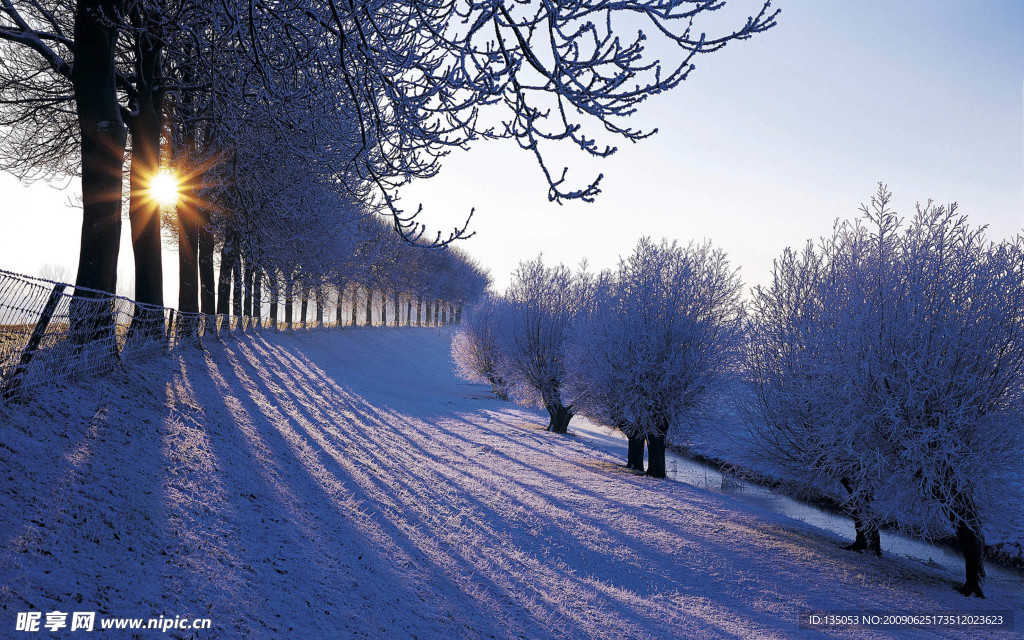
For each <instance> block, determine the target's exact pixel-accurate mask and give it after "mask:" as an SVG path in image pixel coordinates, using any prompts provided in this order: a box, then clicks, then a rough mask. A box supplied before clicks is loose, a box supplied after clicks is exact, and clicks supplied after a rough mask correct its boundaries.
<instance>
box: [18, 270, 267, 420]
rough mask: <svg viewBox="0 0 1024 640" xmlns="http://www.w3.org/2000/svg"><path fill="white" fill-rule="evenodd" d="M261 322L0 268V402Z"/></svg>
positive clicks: (252, 318)
mask: <svg viewBox="0 0 1024 640" xmlns="http://www.w3.org/2000/svg"><path fill="white" fill-rule="evenodd" d="M260 325H261V322H260V318H259V317H252V316H241V317H239V316H229V315H207V314H202V313H179V312H178V311H176V310H174V309H168V308H165V307H157V306H152V305H145V304H142V303H139V302H136V301H134V300H132V299H130V298H125V297H122V296H115V295H111V294H109V293H105V292H102V291H95V290H92V289H86V288H83V287H74V286H73V285H69V284H64V283H60V282H53V281H51V280H46V279H44V278H37V277H33V276H26V275H22V274H19V273H13V272H10V271H5V270H3V269H0V402H10V401H11V400H14V399H16V398H19V397H23V396H24V395H25V394H26V393H28V392H29V391H31V390H32V389H34V388H37V387H40V386H42V385H45V384H52V383H56V382H62V381H67V380H71V379H75V378H82V377H86V376H91V375H96V374H100V373H104V372H107V371H110V370H112V369H114V368H115V367H116V366H118V365H119V364H120V363H124V362H130V361H133V360H138V359H141V358H145V357H149V356H153V355H156V354H159V353H167V352H168V351H171V350H174V349H176V348H178V347H179V346H182V345H186V344H194V345H199V344H201V343H202V341H203V340H204V339H206V338H210V337H221V336H226V335H230V334H232V333H235V332H239V331H241V332H247V331H251V330H254V329H258V328H259V327H260Z"/></svg>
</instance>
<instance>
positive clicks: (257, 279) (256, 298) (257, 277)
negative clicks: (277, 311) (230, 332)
mask: <svg viewBox="0 0 1024 640" xmlns="http://www.w3.org/2000/svg"><path fill="white" fill-rule="evenodd" d="M249 272H250V273H252V275H253V278H252V318H253V325H255V326H256V327H259V326H261V325H262V323H261V322H260V318H261V316H262V315H263V270H262V269H261V268H260V267H259V266H258V265H255V264H254V265H253V266H252V268H251V269H250V270H249Z"/></svg>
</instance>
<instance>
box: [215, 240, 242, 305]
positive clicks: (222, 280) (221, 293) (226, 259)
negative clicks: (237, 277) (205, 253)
mask: <svg viewBox="0 0 1024 640" xmlns="http://www.w3.org/2000/svg"><path fill="white" fill-rule="evenodd" d="M237 253H238V252H237V251H236V244H235V238H234V235H233V234H228V237H227V238H226V239H225V240H224V246H223V247H222V248H221V250H220V273H218V274H217V275H218V277H217V314H218V315H222V316H226V315H228V314H229V313H231V272H232V271H233V270H234V268H233V267H234V264H235V256H236V254H237Z"/></svg>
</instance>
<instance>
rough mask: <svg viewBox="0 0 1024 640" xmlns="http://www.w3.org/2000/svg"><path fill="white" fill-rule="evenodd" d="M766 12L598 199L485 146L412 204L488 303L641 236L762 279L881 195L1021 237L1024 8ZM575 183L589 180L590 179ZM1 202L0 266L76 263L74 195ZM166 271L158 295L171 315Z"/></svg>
mask: <svg viewBox="0 0 1024 640" xmlns="http://www.w3.org/2000/svg"><path fill="white" fill-rule="evenodd" d="M738 4H740V5H742V4H743V3H742V2H741V3H738ZM775 5H776V6H778V7H779V8H781V9H782V14H781V16H780V17H779V25H778V26H777V27H776V28H775V29H773V30H771V31H770V32H768V33H766V34H763V35H761V36H759V37H756V38H754V39H752V40H750V41H748V42H740V43H735V44H733V45H730V46H729V47H727V48H726V49H725V50H724V51H722V52H720V53H717V54H714V55H711V56H707V57H704V58H701V59H700V60H698V62H697V70H696V71H695V72H694V73H693V74H692V76H691V78H690V79H689V80H688V81H687V82H685V83H684V84H683V85H682V86H680V87H679V88H678V89H677V90H675V91H673V92H672V93H670V94H667V95H664V96H660V97H658V98H656V99H654V100H651V101H650V102H648V103H647V104H646V105H644V107H643V109H642V111H641V112H640V113H638V114H637V115H635V116H634V118H635V124H637V125H639V126H643V127H648V128H649V127H652V126H657V127H659V129H660V132H659V134H658V135H656V136H655V137H653V138H651V139H648V140H646V141H644V142H641V143H639V144H636V145H633V144H628V143H626V144H627V146H624V147H622V148H621V150H620V152H619V153H618V154H616V156H614V157H613V158H612V159H610V160H608V161H606V162H604V163H602V164H601V165H600V166H598V167H597V169H598V170H599V171H602V172H604V173H605V175H606V177H605V180H604V182H603V187H604V193H603V194H602V195H601V196H599V198H598V201H597V202H595V203H593V204H582V203H574V204H568V205H564V206H559V205H555V204H551V203H549V202H547V198H546V186H545V184H544V181H543V178H542V177H541V175H540V173H539V171H538V170H537V168H536V166H535V165H534V163H533V160H532V158H531V157H530V156H528V155H526V154H524V153H522V152H520V151H519V150H518V149H516V148H514V145H509V144H504V143H484V144H479V145H477V146H476V147H474V148H473V149H472V150H471V151H469V152H466V153H460V154H457V155H453V156H451V157H449V158H448V159H447V161H446V163H445V168H444V169H443V170H442V172H441V175H439V176H438V177H437V178H435V179H433V180H430V181H426V182H423V183H421V184H418V185H413V186H412V187H410V188H408V189H407V191H406V192H405V193H404V202H405V204H406V205H407V206H408V207H409V208H414V207H415V205H416V204H417V203H419V202H423V204H424V207H425V212H424V214H423V216H422V220H423V222H425V223H427V224H428V225H429V226H430V227H431V228H447V227H450V226H452V225H454V224H455V223H456V222H457V221H458V220H460V219H461V218H462V217H464V215H465V214H466V213H467V212H468V211H469V209H470V208H471V207H476V209H477V214H476V216H475V217H474V220H473V227H472V228H473V229H474V230H475V231H476V236H475V237H474V238H472V239H470V240H468V241H466V242H465V244H464V247H465V248H466V249H467V250H468V251H469V252H470V253H471V254H472V255H474V256H476V257H477V258H478V259H479V260H480V261H481V262H482V263H483V264H484V265H485V266H486V267H488V268H490V269H491V271H492V274H493V275H494V277H495V279H496V281H497V285H498V287H499V288H503V287H504V285H505V284H506V283H507V280H508V275H509V273H510V272H511V270H512V269H513V268H514V267H515V265H516V263H517V262H518V261H519V260H521V259H524V258H529V257H532V256H534V255H536V254H537V253H538V252H540V251H543V252H544V254H545V256H546V258H548V259H550V260H552V261H562V262H565V263H567V264H576V263H578V262H579V261H580V260H581V259H583V258H587V259H588V260H589V262H590V263H591V265H592V266H595V267H605V266H611V265H612V264H614V262H615V261H616V259H617V257H618V256H619V255H620V254H623V253H627V252H628V251H629V250H630V249H631V247H632V245H633V244H634V243H635V241H636V239H637V238H639V237H640V236H642V235H651V236H654V237H661V236H666V237H669V238H675V239H678V240H680V241H681V242H687V241H689V240H703V239H710V240H711V241H712V242H713V243H714V244H716V245H718V246H721V247H722V248H724V249H725V250H726V251H727V252H728V253H729V255H730V257H731V260H732V262H733V263H734V264H735V265H737V266H739V267H741V274H742V276H743V279H744V281H745V282H747V283H748V284H758V283H764V282H766V281H767V280H768V277H769V270H770V268H771V263H772V259H773V258H774V257H775V256H777V255H778V254H779V253H780V252H781V251H782V249H783V248H784V247H786V246H787V245H801V244H803V242H804V241H805V240H806V239H808V238H816V237H818V236H821V235H823V234H826V233H828V232H829V231H830V229H831V227H832V222H833V220H834V219H836V218H837V217H838V218H846V217H852V216H855V215H857V209H858V206H859V204H860V203H861V202H864V201H866V200H868V198H869V197H870V196H871V194H872V193H873V192H874V191H875V186H876V183H877V182H878V181H884V182H886V183H887V184H888V185H889V188H890V189H891V190H892V191H893V193H894V195H895V200H894V201H895V206H896V209H897V211H899V212H900V213H902V214H904V215H906V214H910V213H912V212H913V207H914V203H915V202H918V201H921V202H923V201H925V200H927V199H928V198H933V199H934V200H936V201H937V202H940V203H946V202H950V201H957V202H959V204H960V207H961V211H963V212H965V213H968V214H969V216H970V219H971V220H972V222H974V223H975V224H986V225H989V227H990V232H989V235H990V237H991V238H993V239H998V238H1002V237H1006V236H1010V235H1014V234H1016V233H1019V232H1021V230H1022V228H1024V104H1022V101H1024V37H1022V36H1024V2H1020V1H1019V0H1001V1H995V0H975V1H960V2H954V1H937V0H929V1H924V0H921V1H915V0H889V1H879V0H866V1H864V0H862V1H859V2H843V1H839V0H790V1H788V2H786V1H780V2H776V3H775ZM581 167H582V168H583V170H581V171H579V172H577V173H576V174H574V175H579V176H580V178H581V179H582V178H584V177H586V176H587V175H588V173H587V171H589V170H590V169H591V168H592V165H590V164H586V163H583V165H581ZM0 194H2V196H3V197H2V200H0V202H2V204H0V207H2V209H0V256H2V257H0V267H2V268H7V269H14V270H19V271H26V272H35V271H36V270H38V268H39V267H40V266H42V264H44V263H47V262H54V263H64V264H66V265H68V266H69V267H74V266H75V264H76V261H77V250H78V233H79V228H80V224H81V222H80V215H78V214H76V212H75V211H74V209H73V208H68V207H66V206H65V204H64V203H65V202H66V201H67V200H68V197H67V194H64V193H60V192H58V191H56V190H54V189H52V188H49V187H46V186H42V185H35V186H33V187H30V188H25V187H22V186H20V185H18V184H17V183H16V182H15V181H14V180H13V179H12V178H10V177H9V176H0ZM126 227H127V225H126ZM124 246H125V248H124V249H123V250H122V258H121V259H122V267H121V271H122V273H127V272H130V271H131V267H130V259H131V250H130V248H129V247H128V246H127V244H125V245H124ZM167 257H168V258H169V260H168V262H169V264H168V267H169V269H168V273H167V277H166V279H167V281H168V288H167V298H168V300H176V299H177V295H176V289H175V287H176V277H175V273H174V259H173V256H171V255H168V256H167Z"/></svg>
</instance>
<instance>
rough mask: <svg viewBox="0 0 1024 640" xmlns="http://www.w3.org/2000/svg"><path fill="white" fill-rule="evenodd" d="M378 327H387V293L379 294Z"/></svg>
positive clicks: (382, 291)
mask: <svg viewBox="0 0 1024 640" xmlns="http://www.w3.org/2000/svg"><path fill="white" fill-rule="evenodd" d="M380 326H382V327H386V326H388V292H387V291H384V290H383V289H382V290H381V292H380Z"/></svg>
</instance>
